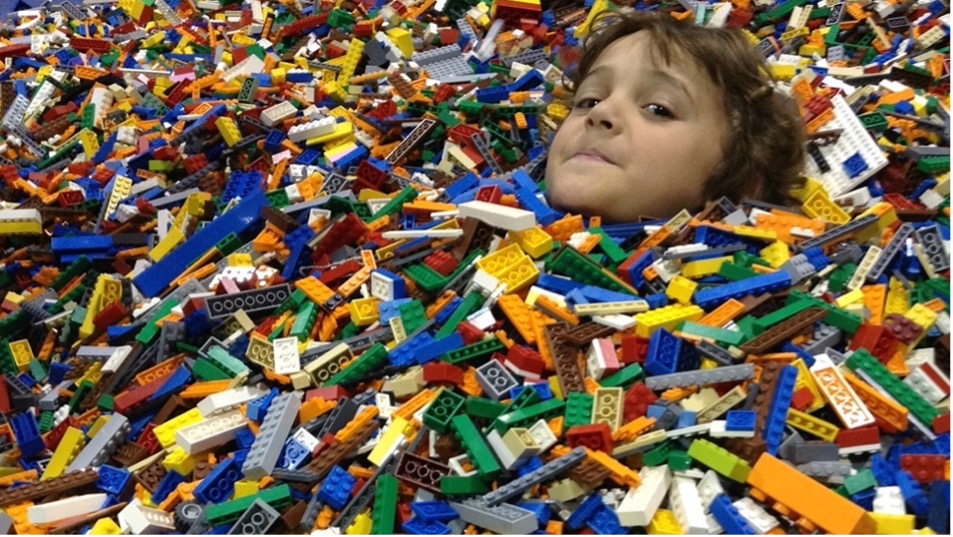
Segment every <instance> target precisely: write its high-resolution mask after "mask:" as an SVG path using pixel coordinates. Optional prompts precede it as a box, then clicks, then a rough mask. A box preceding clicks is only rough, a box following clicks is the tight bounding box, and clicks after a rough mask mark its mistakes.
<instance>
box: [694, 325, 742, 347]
mask: <svg viewBox="0 0 953 537" xmlns="http://www.w3.org/2000/svg"><path fill="white" fill-rule="evenodd" d="M678 331H679V332H681V333H682V334H686V335H692V336H698V337H703V338H706V339H713V340H715V341H717V342H718V343H726V344H728V345H735V346H737V345H741V343H742V342H743V341H744V340H745V335H744V334H742V333H741V332H738V331H737V330H725V329H724V328H718V327H715V326H706V325H703V324H698V323H693V322H691V321H685V322H683V323H682V324H680V325H679V326H678Z"/></svg>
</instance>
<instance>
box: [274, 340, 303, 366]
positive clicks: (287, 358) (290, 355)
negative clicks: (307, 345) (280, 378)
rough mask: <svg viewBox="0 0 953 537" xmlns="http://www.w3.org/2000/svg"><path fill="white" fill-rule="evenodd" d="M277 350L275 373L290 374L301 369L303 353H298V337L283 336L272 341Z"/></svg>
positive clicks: (275, 350)
mask: <svg viewBox="0 0 953 537" xmlns="http://www.w3.org/2000/svg"><path fill="white" fill-rule="evenodd" d="M272 348H273V349H274V352H275V373H278V374H279V375H290V374H292V373H297V372H298V371H301V355H300V354H298V338H296V337H283V338H277V339H275V340H274V341H272Z"/></svg>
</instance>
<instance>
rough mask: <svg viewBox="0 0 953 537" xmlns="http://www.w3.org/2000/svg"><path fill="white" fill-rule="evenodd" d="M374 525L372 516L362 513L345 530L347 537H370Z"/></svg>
mask: <svg viewBox="0 0 953 537" xmlns="http://www.w3.org/2000/svg"><path fill="white" fill-rule="evenodd" d="M372 524H373V521H372V520H371V515H370V514H369V513H366V512H365V513H361V514H359V515H357V516H356V517H354V522H353V523H352V524H351V525H350V526H348V527H347V529H346V530H344V533H346V534H347V535H370V534H371V525H372Z"/></svg>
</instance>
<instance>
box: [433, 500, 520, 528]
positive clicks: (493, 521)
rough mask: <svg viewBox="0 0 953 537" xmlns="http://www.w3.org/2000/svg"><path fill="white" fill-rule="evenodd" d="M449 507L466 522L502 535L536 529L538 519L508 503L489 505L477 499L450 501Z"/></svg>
mask: <svg viewBox="0 0 953 537" xmlns="http://www.w3.org/2000/svg"><path fill="white" fill-rule="evenodd" d="M450 507H451V508H452V509H453V510H454V511H456V512H457V514H459V515H460V519H461V520H463V521H464V522H466V523H467V524H473V525H474V526H477V527H480V528H483V529H486V530H489V531H492V532H494V533H499V534H503V535H507V534H509V535H526V534H529V533H532V532H534V531H536V529H537V528H538V527H539V521H538V520H537V519H536V515H534V514H533V512H532V511H529V510H527V509H523V508H522V507H517V506H515V505H511V504H508V503H504V504H501V505H497V506H495V507H490V506H488V505H486V504H484V503H482V502H480V501H479V500H475V499H469V500H465V501H464V502H463V503H456V502H451V503H450Z"/></svg>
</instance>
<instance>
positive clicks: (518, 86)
mask: <svg viewBox="0 0 953 537" xmlns="http://www.w3.org/2000/svg"><path fill="white" fill-rule="evenodd" d="M545 81H546V79H544V78H543V75H542V74H541V73H540V72H539V71H537V70H536V69H530V70H529V71H528V72H527V73H526V74H524V75H523V76H521V77H519V78H518V79H516V80H515V81H514V82H512V83H510V84H509V90H510V91H529V90H531V89H534V88H536V87H538V86H540V85H542V84H543V82H545Z"/></svg>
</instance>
